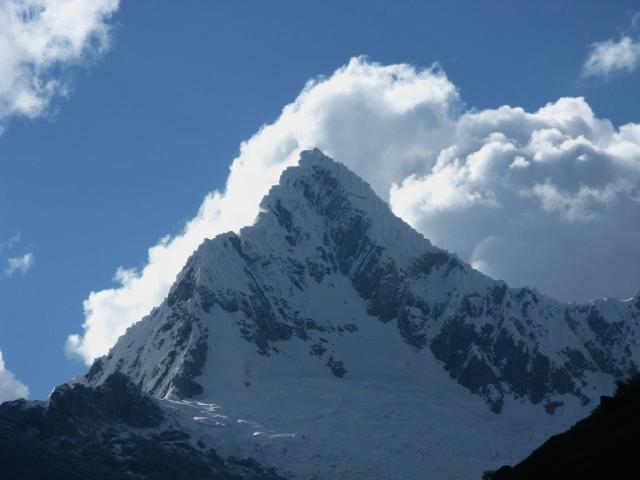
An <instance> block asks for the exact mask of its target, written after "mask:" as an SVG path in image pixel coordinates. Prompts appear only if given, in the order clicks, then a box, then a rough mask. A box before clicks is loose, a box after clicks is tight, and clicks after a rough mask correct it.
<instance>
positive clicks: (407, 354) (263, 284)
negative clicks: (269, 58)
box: [86, 149, 640, 414]
mask: <svg viewBox="0 0 640 480" xmlns="http://www.w3.org/2000/svg"><path fill="white" fill-rule="evenodd" d="M639 323H640V296H639V295H636V296H635V297H634V298H633V299H630V300H626V301H620V300H616V299H602V300H596V301H592V302H589V303H585V304H565V303H561V302H559V301H556V300H554V299H552V298H550V297H548V296H546V295H543V294H541V293H539V292H537V291H536V290H534V289H531V288H510V287H509V286H508V285H506V284H505V283H504V282H501V281H496V280H493V279H491V278H489V277H487V276H485V275H483V274H481V273H480V272H478V271H476V270H474V269H473V268H471V267H470V266H469V265H468V264H466V263H465V262H463V261H461V260H460V259H459V258H458V257H457V256H456V255H454V254H451V253H448V252H446V251H444V250H442V249H439V248H436V247H434V246H433V245H432V244H431V243H430V242H429V241H428V240H427V239H425V238H424V237H423V236H422V235H421V234H419V233H417V232H416V231H414V230H413V229H412V228H411V227H410V226H409V225H407V224H406V223H405V222H404V221H402V220H401V219H399V218H398V217H396V216H395V215H394V214H393V213H392V212H391V210H390V209H389V207H388V205H387V204H386V203H385V202H384V201H382V200H381V199H380V198H378V197H377V196H376V194H375V193H374V192H373V190H372V189H371V188H370V186H369V185H368V184H367V183H365V182H364V181H362V180H361V179H360V178H359V177H358V176H357V175H355V174H354V173H352V172H351V171H349V170H348V169H347V168H346V167H345V166H344V165H342V164H340V163H337V162H335V161H333V160H332V159H330V158H328V157H327V156H325V155H323V154H322V153H321V152H320V151H319V150H317V149H316V150H313V151H305V152H303V153H302V155H301V159H300V163H299V166H295V167H290V168H288V169H287V170H286V171H285V172H284V173H283V174H282V177H281V179H280V182H279V184H278V185H276V186H274V187H272V188H271V190H270V191H269V194H268V195H267V196H266V197H265V198H264V199H263V201H262V204H261V213H260V215H259V216H258V218H257V220H256V222H255V224H254V225H252V226H249V227H246V228H243V229H242V230H241V231H240V232H239V234H235V233H225V234H222V235H218V236H216V237H215V238H213V239H209V240H205V241H204V242H203V243H202V245H200V247H199V248H198V249H197V250H196V251H195V252H194V253H193V255H192V256H191V257H190V258H189V260H188V262H187V264H186V265H185V267H184V269H183V270H182V272H181V273H180V274H179V276H178V278H177V281H176V283H175V284H174V286H173V287H172V289H171V291H170V293H169V295H168V297H167V298H166V300H165V301H164V302H163V303H162V304H161V305H160V306H158V307H157V308H155V309H154V310H153V311H152V312H151V314H150V315H148V316H147V317H145V318H144V319H142V320H141V321H140V322H138V323H136V324H135V325H133V326H132V327H130V328H129V329H128V330H127V332H126V333H125V334H124V335H123V336H122V337H121V338H120V339H119V340H118V342H117V344H116V345H115V346H114V347H113V348H112V349H111V351H110V352H109V354H108V355H106V356H105V357H102V358H99V359H98V360H96V361H95V363H94V365H93V366H92V368H91V369H90V371H89V372H88V374H87V375H86V378H87V380H88V382H89V384H90V385H100V384H101V383H102V382H104V380H105V379H106V378H108V376H109V375H110V374H112V373H114V372H122V373H124V374H126V375H127V376H128V377H129V378H130V379H131V380H132V381H133V382H134V383H135V384H136V385H139V386H140V387H141V388H142V390H143V391H146V392H149V393H150V394H152V395H154V396H156V397H158V398H191V397H198V398H213V397H214V396H215V395H216V394H217V393H218V392H220V391H222V390H225V391H228V390H231V391H233V390H237V391H246V390H247V389H249V390H251V389H256V391H257V389H259V388H260V385H261V384H263V383H264V382H277V381H282V382H284V383H283V385H284V384H285V383H286V381H285V379H291V378H300V377H323V378H324V377H327V378H334V379H335V382H341V381H342V382H344V381H349V380H354V381H361V380H362V381H365V380H367V381H368V380H372V381H385V380H384V379H396V380H397V379H400V380H402V379H405V376H406V375H409V373H407V371H408V370H407V368H408V367H407V365H409V364H410V365H412V367H411V368H413V370H412V371H411V373H410V381H412V382H417V383H418V384H420V383H421V382H429V373H428V372H431V371H433V368H434V365H435V366H436V368H442V369H444V370H446V372H448V375H449V376H450V377H451V378H452V379H453V380H455V381H456V382H457V383H459V384H460V385H462V386H463V387H464V388H465V389H467V391H468V392H470V393H472V394H473V395H475V396H477V397H478V398H481V399H482V400H483V401H484V402H486V405H487V407H488V408H489V409H490V410H491V411H493V412H494V413H496V414H498V413H500V412H501V411H502V409H503V408H504V406H505V404H507V403H508V402H516V403H522V402H527V403H530V404H534V405H539V406H540V408H543V409H544V410H545V411H546V412H547V413H548V414H553V413H554V412H555V411H556V410H557V409H558V408H561V407H562V406H563V405H566V404H567V403H571V404H572V405H573V404H574V403H576V402H577V404H582V405H586V404H588V403H589V402H591V401H592V400H594V399H595V398H597V397H599V395H600V394H601V393H602V391H603V389H606V388H609V387H610V385H611V383H612V381H613V379H615V378H617V377H620V376H623V375H626V374H629V373H632V372H634V371H637V368H638V365H640V348H638V341H639V340H640V331H639ZM395 336H397V337H398V338H400V339H401V341H402V344H401V345H400V346H398V345H397V344H396V343H395V340H394V339H395ZM391 343H393V358H385V355H386V354H387V353H388V352H389V348H390V347H389V345H390V344H391ZM402 359H406V362H405V363H402V361H399V360H402ZM420 371H423V372H424V374H423V375H422V377H421V375H420ZM402 381H405V380H402Z"/></svg>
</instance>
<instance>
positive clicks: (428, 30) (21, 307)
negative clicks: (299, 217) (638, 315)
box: [0, 0, 640, 398]
mask: <svg viewBox="0 0 640 480" xmlns="http://www.w3.org/2000/svg"><path fill="white" fill-rule="evenodd" d="M638 9H640V5H639V4H638V2H637V1H628V2H625V1H615V2H601V1H599V2H588V1H583V2H568V1H566V2H565V1H560V2H558V1H548V2H521V1H518V2H478V1H469V2H444V1H443V2H422V1H400V2H381V1H367V2H357V1H352V2H342V1H325V2H310V1H305V2H293V1H275V2H262V1H242V2H231V1H228V2H205V1H190V2H173V1H147V0H136V1H132V0H129V1H127V0H123V1H122V4H121V5H120V8H119V9H118V10H117V11H116V13H115V15H114V16H113V20H112V22H111V23H113V24H114V25H115V26H114V28H113V30H112V33H111V45H110V48H109V50H108V51H107V52H106V53H104V54H102V55H98V56H94V57H93V58H92V59H90V60H87V61H83V62H82V63H83V65H82V66H81V67H79V68H73V69H71V70H64V71H63V73H62V75H63V76H64V77H65V78H68V79H70V82H71V83H70V87H71V88H70V91H69V94H68V95H67V97H66V98H59V97H56V98H54V99H53V101H52V104H51V105H50V106H49V108H47V109H46V112H44V113H43V114H39V115H37V116H35V117H36V118H26V117H25V116H24V115H19V114H15V115H13V114H12V115H9V116H7V118H6V119H5V121H4V126H5V131H4V133H3V134H2V135H0V243H3V242H4V243H5V244H7V243H8V241H9V239H10V238H12V237H14V236H15V235H16V234H17V233H18V232H19V233H20V240H19V241H15V242H11V243H12V245H11V246H5V248H3V251H2V252H0V254H1V255H2V261H3V263H6V259H7V258H9V257H12V258H18V257H21V256H22V255H24V254H26V253H28V252H31V253H32V255H33V259H34V261H33V266H32V267H31V268H30V269H28V271H26V272H24V274H23V273H21V272H20V271H16V272H14V273H13V274H12V275H10V276H9V275H7V274H5V275H4V276H2V277H1V278H0V302H1V304H2V305H3V309H2V314H1V315H0V350H1V351H2V353H3V356H4V361H5V363H6V365H7V368H8V369H10V370H11V371H12V372H13V373H14V374H15V375H16V376H17V377H18V378H19V379H20V380H21V381H22V382H23V383H25V384H26V385H28V387H29V389H30V396H31V397H32V398H43V397H44V396H46V395H47V394H48V392H49V391H50V390H51V388H52V387H53V385H55V384H57V383H61V382H63V381H66V380H67V379H68V378H69V377H71V376H72V375H73V374H77V373H81V372H83V371H84V369H85V366H84V364H83V363H82V362H80V361H78V360H74V359H70V358H68V356H66V355H65V352H64V345H65V341H66V339H67V336H68V335H69V334H71V333H74V332H79V331H80V330H81V325H82V323H83V321H84V316H83V310H82V304H83V301H84V300H85V299H86V298H87V296H88V294H89V292H90V291H97V290H102V289H106V288H110V287H112V286H113V280H112V279H113V276H114V272H115V271H116V269H117V268H118V267H119V266H125V267H142V266H143V265H144V264H145V262H146V257H147V249H148V248H149V247H150V246H152V245H154V244H155V243H156V242H157V241H158V239H160V238H161V237H162V236H163V235H166V234H177V233H179V232H180V231H181V229H182V228H183V225H184V223H185V222H186V221H188V220H189V219H191V218H193V216H194V215H195V213H196V212H197V210H198V207H199V206H200V204H201V202H202V200H203V197H204V196H205V195H206V194H207V193H208V192H210V191H212V190H214V189H220V188H222V187H223V186H224V183H225V181H226V179H227V175H228V171H229V166H230V163H231V161H232V160H233V159H234V158H235V157H237V156H238V149H239V146H240V143H241V142H242V141H244V140H247V139H249V138H250V137H251V136H252V135H253V134H254V133H255V132H256V131H257V130H258V128H259V127H260V126H261V125H263V124H266V123H270V122H273V121H275V120H276V119H277V118H278V116H279V115H280V112H281V110H282V108H283V106H284V105H286V104H288V103H289V102H291V101H293V99H295V98H296V96H297V95H298V93H299V92H300V90H301V89H302V88H303V86H304V85H305V82H306V81H307V80H308V79H310V78H313V77H316V76H317V75H326V76H330V75H331V74H332V72H334V70H336V69H337V68H339V67H340V66H342V65H345V64H346V63H348V62H349V59H350V58H351V57H354V56H357V55H362V54H364V55H367V56H368V57H369V58H370V59H371V61H375V62H379V63H380V64H383V65H388V64H397V63H408V64H411V65H415V66H416V67H417V68H426V67H429V66H431V65H432V64H433V63H434V62H438V63H439V65H440V66H441V68H442V69H443V70H444V72H446V76H447V78H448V80H449V81H450V82H452V83H453V84H454V85H455V86H456V87H457V89H458V91H459V95H460V98H461V101H460V103H459V104H458V108H464V109H465V110H468V109H475V110H483V109H493V108H496V107H499V106H500V105H504V104H508V105H512V106H520V107H522V108H523V109H524V110H526V111H535V110H537V109H539V108H540V107H542V106H543V105H545V104H546V103H547V102H555V101H556V100H558V99H559V98H560V97H565V96H569V97H578V96H584V97H585V98H586V101H587V102H588V104H589V105H590V107H591V109H592V110H593V111H594V112H595V114H596V115H597V116H598V117H600V118H605V119H609V120H610V121H611V122H612V124H613V125H615V126H616V127H617V126H620V125H622V124H625V123H628V122H638V121H640V113H639V112H638V106H639V105H640V89H638V87H637V85H638V80H639V78H640V77H639V75H638V71H637V70H634V69H627V70H629V71H623V72H619V73H615V72H614V74H612V75H611V76H610V77H609V78H605V76H602V75H601V76H585V75H584V72H583V65H584V63H585V59H586V58H587V55H588V54H589V51H590V50H589V48H590V47H589V46H590V45H591V44H592V43H593V42H598V41H605V40H607V39H614V40H616V39H618V38H620V35H624V34H625V33H624V32H626V31H627V30H629V29H630V28H631V27H630V25H631V22H632V16H633V14H634V13H635V12H636V11H637V10H638ZM625 29H626V30H625ZM581 72H582V74H581ZM52 75H55V72H54V73H53V74H52ZM339 160H340V159H339ZM445 246H446V245H445ZM3 269H4V265H3ZM637 283H640V278H639V279H638V281H637ZM635 286H636V285H633V284H630V285H629V291H630V293H632V290H633V288H635ZM541 288H542V287H541ZM613 294H616V295H617V294H618V292H617V291H616V292H613Z"/></svg>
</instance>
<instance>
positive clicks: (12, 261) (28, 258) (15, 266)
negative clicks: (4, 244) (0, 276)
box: [4, 252, 34, 277]
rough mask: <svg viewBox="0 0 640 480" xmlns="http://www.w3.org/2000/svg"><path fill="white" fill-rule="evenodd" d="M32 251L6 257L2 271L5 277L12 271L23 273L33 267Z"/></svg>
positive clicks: (12, 272) (11, 273)
mask: <svg viewBox="0 0 640 480" xmlns="http://www.w3.org/2000/svg"><path fill="white" fill-rule="evenodd" d="M33 262H34V259H33V253H31V252H28V253H25V254H24V255H22V256H21V257H10V258H7V268H6V269H5V271H4V273H5V275H7V277H10V276H12V275H13V274H14V273H21V274H22V275H24V274H25V273H27V272H28V271H29V270H31V268H32V267H33Z"/></svg>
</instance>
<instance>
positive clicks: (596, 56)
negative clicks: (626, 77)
mask: <svg viewBox="0 0 640 480" xmlns="http://www.w3.org/2000/svg"><path fill="white" fill-rule="evenodd" d="M639 31H640V13H636V14H635V15H634V16H633V18H632V20H631V31H630V32H629V33H627V34H623V35H622V36H621V37H620V39H619V40H613V39H608V40H605V41H602V42H595V43H593V44H591V46H590V49H589V55H588V56H587V59H586V60H585V62H584V65H583V67H582V73H583V75H585V76H588V77H605V78H606V77H609V76H610V75H612V74H615V73H621V72H633V71H634V70H636V69H637V68H638V67H639V66H640V38H639V37H638V32H639Z"/></svg>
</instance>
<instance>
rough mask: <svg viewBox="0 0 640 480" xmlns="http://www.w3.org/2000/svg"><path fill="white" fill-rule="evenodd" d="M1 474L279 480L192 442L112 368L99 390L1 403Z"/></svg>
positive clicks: (68, 479)
mask: <svg viewBox="0 0 640 480" xmlns="http://www.w3.org/2000/svg"><path fill="white" fill-rule="evenodd" d="M0 466H1V467H0V468H1V475H2V478H7V479H20V480H41V479H44V478H46V479H49V480H51V479H55V480H63V479H64V480H112V479H113V480H139V479H148V480H182V479H184V480H194V479H195V480H240V479H255V480H258V479H272V480H276V479H279V478H280V477H278V476H277V475H276V474H275V473H274V472H273V471H272V470H270V469H267V468H264V467H262V466H260V465H258V464H257V463H256V462H254V461H252V460H245V461H237V460H230V461H224V460H223V459H222V458H220V457H219V456H218V455H217V454H216V452H215V451H214V450H212V449H207V448H201V447H197V446H194V445H193V444H192V443H191V442H190V436H189V434H188V433H187V432H186V431H184V430H181V429H180V427H179V426H178V425H176V424H172V423H171V422H169V421H168V420H167V418H166V416H165V414H164V413H163V411H162V409H161V408H160V406H159V405H158V403H157V401H156V400H154V399H152V398H151V397H149V396H148V395H145V394H143V393H142V392H141V391H140V389H139V388H137V387H136V386H134V385H133V384H132V383H131V382H130V381H129V380H128V379H127V377H126V376H124V375H123V374H119V373H115V374H112V375H110V376H109V377H107V379H106V380H105V382H104V383H103V384H102V385H101V386H99V387H97V388H88V387H85V386H83V385H78V384H75V385H72V386H69V385H63V386H61V387H58V388H56V389H55V390H54V392H53V393H52V394H51V396H50V398H49V401H48V404H47V403H44V402H40V403H34V402H26V401H25V400H17V401H14V402H6V403H4V404H2V405H0Z"/></svg>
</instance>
